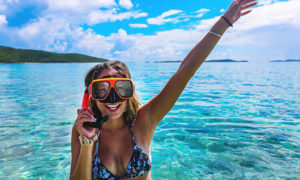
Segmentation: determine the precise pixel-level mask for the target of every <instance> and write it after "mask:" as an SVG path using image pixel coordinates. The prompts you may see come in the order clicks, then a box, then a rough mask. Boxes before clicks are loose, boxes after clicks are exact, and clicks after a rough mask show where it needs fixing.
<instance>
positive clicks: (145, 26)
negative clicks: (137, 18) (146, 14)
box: [129, 24, 148, 28]
mask: <svg viewBox="0 0 300 180" xmlns="http://www.w3.org/2000/svg"><path fill="white" fill-rule="evenodd" d="M129 26H130V27H132V28H147V27H148V25H147V24H129Z"/></svg>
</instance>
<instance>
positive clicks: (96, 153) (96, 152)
mask: <svg viewBox="0 0 300 180" xmlns="http://www.w3.org/2000/svg"><path fill="white" fill-rule="evenodd" d="M99 141H100V129H99V131H98V139H97V144H96V151H95V155H98V154H99V153H98V146H99Z"/></svg>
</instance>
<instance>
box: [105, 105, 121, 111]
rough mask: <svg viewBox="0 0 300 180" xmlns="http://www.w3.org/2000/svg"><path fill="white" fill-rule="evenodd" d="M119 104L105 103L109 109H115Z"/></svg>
mask: <svg viewBox="0 0 300 180" xmlns="http://www.w3.org/2000/svg"><path fill="white" fill-rule="evenodd" d="M120 105H121V104H115V105H108V104H107V105H105V106H106V107H107V108H108V109H110V110H116V109H118V108H119V107H120Z"/></svg>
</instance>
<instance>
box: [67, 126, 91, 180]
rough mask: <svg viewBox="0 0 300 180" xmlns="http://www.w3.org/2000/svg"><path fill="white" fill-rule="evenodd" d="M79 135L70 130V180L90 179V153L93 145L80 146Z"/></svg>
mask: <svg viewBox="0 0 300 180" xmlns="http://www.w3.org/2000/svg"><path fill="white" fill-rule="evenodd" d="M78 137H79V133H78V132H77V130H76V129H75V128H73V129H72V140H71V148H72V162H71V173H70V180H81V179H82V180H89V179H92V151H93V145H92V144H91V145H80V142H79V139H78Z"/></svg>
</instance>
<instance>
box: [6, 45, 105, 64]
mask: <svg viewBox="0 0 300 180" xmlns="http://www.w3.org/2000/svg"><path fill="white" fill-rule="evenodd" d="M103 61H107V59H103V58H97V57H92V56H87V55H83V54H78V53H54V52H48V51H40V50H30V49H15V48H11V47H5V46H0V63H50V62H51V63H67V62H70V63H71V62H72V63H74V62H75V63H76V62H103Z"/></svg>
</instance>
